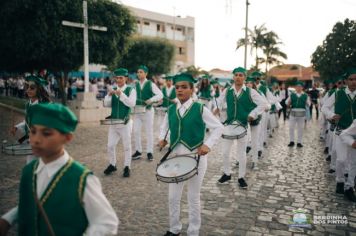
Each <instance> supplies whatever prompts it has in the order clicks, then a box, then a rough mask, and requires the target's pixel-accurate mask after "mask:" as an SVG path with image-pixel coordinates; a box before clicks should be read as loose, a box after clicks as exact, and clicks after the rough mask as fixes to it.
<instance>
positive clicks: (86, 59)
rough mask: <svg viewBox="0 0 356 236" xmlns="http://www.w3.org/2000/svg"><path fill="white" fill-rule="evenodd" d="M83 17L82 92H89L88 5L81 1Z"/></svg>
mask: <svg viewBox="0 0 356 236" xmlns="http://www.w3.org/2000/svg"><path fill="white" fill-rule="evenodd" d="M83 17H84V92H86V93H87V92H89V40H88V4H87V1H86V0H84V1H83Z"/></svg>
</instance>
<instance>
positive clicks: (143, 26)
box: [126, 6, 195, 73]
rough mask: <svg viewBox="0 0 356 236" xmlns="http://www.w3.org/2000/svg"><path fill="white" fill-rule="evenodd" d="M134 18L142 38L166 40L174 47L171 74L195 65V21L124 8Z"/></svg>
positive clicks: (188, 18)
mask: <svg viewBox="0 0 356 236" xmlns="http://www.w3.org/2000/svg"><path fill="white" fill-rule="evenodd" d="M126 7H127V8H128V9H129V10H130V11H131V12H132V14H133V15H134V16H135V17H136V23H137V33H138V34H139V35H142V36H148V37H159V38H165V39H168V40H169V41H170V42H171V43H173V44H174V45H175V46H176V54H175V58H174V65H173V67H172V71H171V72H172V73H177V72H178V71H179V70H180V69H182V68H185V67H187V66H190V65H194V63H195V46H194V44H195V43H194V42H195V35H194V32H195V28H194V27H195V19H194V17H190V16H187V17H184V18H182V17H179V16H170V15H164V14H160V13H156V12H152V11H147V10H143V9H139V8H134V7H130V6H126Z"/></svg>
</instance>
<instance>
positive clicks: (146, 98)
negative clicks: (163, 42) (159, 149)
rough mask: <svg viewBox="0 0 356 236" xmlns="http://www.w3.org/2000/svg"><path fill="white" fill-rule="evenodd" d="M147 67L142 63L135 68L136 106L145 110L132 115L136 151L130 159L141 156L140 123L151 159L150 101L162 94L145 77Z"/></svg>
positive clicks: (151, 110)
mask: <svg viewBox="0 0 356 236" xmlns="http://www.w3.org/2000/svg"><path fill="white" fill-rule="evenodd" d="M147 74H148V68H147V67H146V66H144V65H141V66H139V68H138V70H137V77H138V79H139V81H137V82H136V86H135V87H136V94H137V99H136V106H137V105H140V106H145V107H146V112H145V113H140V114H135V116H134V136H135V149H136V152H135V153H134V154H133V155H132V160H137V159H140V158H141V155H142V143H141V135H142V134H141V127H142V124H143V125H144V127H145V129H146V139H147V147H146V152H147V159H148V160H149V161H153V119H154V109H152V103H154V102H158V101H160V100H162V98H163V94H162V92H161V90H160V89H159V88H158V87H157V85H156V84H155V83H153V82H152V81H150V80H148V79H147V78H146V76H147Z"/></svg>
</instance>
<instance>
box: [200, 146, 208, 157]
mask: <svg viewBox="0 0 356 236" xmlns="http://www.w3.org/2000/svg"><path fill="white" fill-rule="evenodd" d="M208 152H210V148H209V147H208V146H206V145H205V144H203V145H201V146H200V147H198V155H200V156H204V155H206V154H208Z"/></svg>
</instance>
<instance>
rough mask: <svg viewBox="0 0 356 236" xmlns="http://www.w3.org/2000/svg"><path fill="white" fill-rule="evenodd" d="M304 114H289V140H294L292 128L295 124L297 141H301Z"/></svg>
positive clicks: (293, 128)
mask: <svg viewBox="0 0 356 236" xmlns="http://www.w3.org/2000/svg"><path fill="white" fill-rule="evenodd" d="M304 121H305V116H302V117H295V116H292V115H291V116H289V140H290V141H291V142H294V130H295V126H296V125H297V136H298V138H297V142H298V143H302V139H303V126H304Z"/></svg>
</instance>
